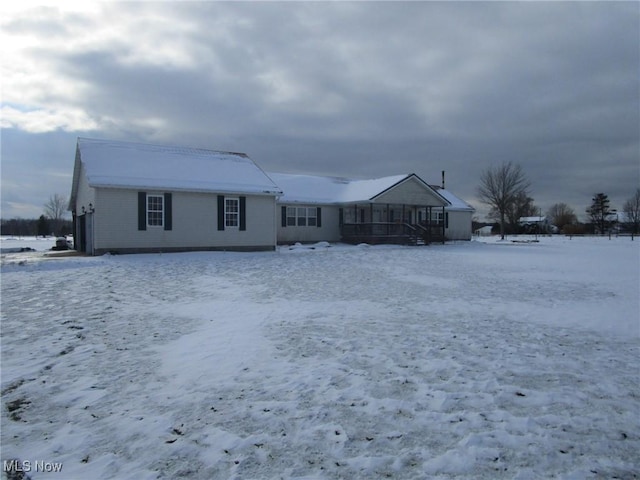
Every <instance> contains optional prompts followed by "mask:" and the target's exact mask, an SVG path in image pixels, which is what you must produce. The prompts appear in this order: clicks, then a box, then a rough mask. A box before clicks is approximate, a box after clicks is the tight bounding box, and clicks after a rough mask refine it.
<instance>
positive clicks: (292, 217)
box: [287, 207, 296, 227]
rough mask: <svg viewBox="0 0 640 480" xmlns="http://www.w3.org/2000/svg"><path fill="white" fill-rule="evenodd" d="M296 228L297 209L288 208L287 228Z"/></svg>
mask: <svg viewBox="0 0 640 480" xmlns="http://www.w3.org/2000/svg"><path fill="white" fill-rule="evenodd" d="M295 226H296V207H287V227H295Z"/></svg>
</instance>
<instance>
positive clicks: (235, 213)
mask: <svg viewBox="0 0 640 480" xmlns="http://www.w3.org/2000/svg"><path fill="white" fill-rule="evenodd" d="M224 226H225V227H238V226H240V201H239V199H237V198H225V199H224Z"/></svg>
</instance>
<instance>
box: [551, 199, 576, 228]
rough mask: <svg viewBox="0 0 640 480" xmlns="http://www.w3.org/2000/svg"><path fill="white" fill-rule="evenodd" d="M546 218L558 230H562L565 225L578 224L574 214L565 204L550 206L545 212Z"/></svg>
mask: <svg viewBox="0 0 640 480" xmlns="http://www.w3.org/2000/svg"><path fill="white" fill-rule="evenodd" d="M547 216H548V217H549V218H550V219H551V223H552V224H553V225H555V226H556V227H558V228H559V229H560V230H562V228H563V227H564V226H565V225H575V224H576V223H578V217H577V216H576V213H575V212H574V211H573V208H571V207H570V206H569V205H567V204H566V203H556V204H554V205H551V207H550V208H549V210H548V211H547Z"/></svg>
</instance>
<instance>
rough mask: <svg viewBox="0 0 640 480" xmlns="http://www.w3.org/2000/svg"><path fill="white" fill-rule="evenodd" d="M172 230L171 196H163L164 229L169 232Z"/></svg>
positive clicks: (167, 194) (168, 194)
mask: <svg viewBox="0 0 640 480" xmlns="http://www.w3.org/2000/svg"><path fill="white" fill-rule="evenodd" d="M172 228H173V214H172V211H171V194H170V193H165V194H164V229H165V230H171V229H172Z"/></svg>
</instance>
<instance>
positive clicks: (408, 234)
mask: <svg viewBox="0 0 640 480" xmlns="http://www.w3.org/2000/svg"><path fill="white" fill-rule="evenodd" d="M269 176H270V177H271V178H272V179H273V180H274V182H275V183H276V184H277V185H278V186H279V187H280V188H281V189H282V191H283V194H282V196H281V197H280V198H279V199H278V204H279V206H280V208H279V209H278V225H279V228H278V242H279V243H292V242H314V241H323V240H324V241H328V242H337V241H347V242H351V243H357V242H367V243H409V244H423V243H431V242H434V241H444V240H445V239H448V240H460V239H464V240H469V239H471V216H472V214H473V212H474V209H473V208H472V207H471V206H469V205H468V204H466V203H465V202H463V201H462V200H460V199H459V198H457V197H456V196H455V195H453V194H452V193H451V192H449V191H448V190H445V189H444V188H441V187H435V186H431V185H429V184H427V183H426V182H425V181H424V180H422V179H421V178H420V177H419V176H418V175H416V174H409V175H395V176H389V177H384V178H376V179H367V180H349V179H344V178H335V177H319V176H311V175H292V174H285V173H270V174H269Z"/></svg>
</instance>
